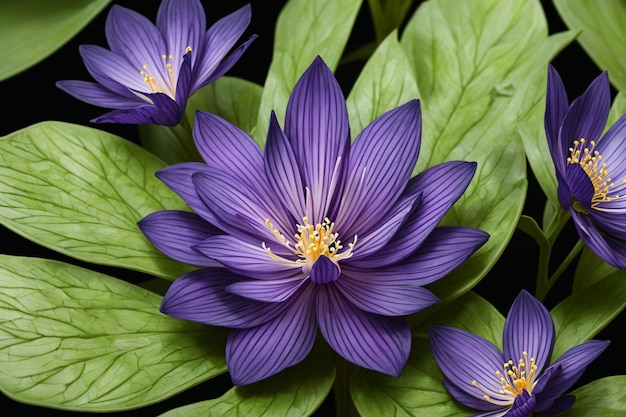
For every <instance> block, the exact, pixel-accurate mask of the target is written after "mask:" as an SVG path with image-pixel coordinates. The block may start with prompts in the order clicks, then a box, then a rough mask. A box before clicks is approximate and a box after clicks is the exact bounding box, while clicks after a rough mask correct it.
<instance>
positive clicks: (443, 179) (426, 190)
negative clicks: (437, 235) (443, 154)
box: [366, 161, 476, 267]
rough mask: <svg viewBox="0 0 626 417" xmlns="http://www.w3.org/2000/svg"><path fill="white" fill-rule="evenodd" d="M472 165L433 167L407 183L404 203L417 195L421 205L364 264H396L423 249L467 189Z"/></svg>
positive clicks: (441, 165)
mask: <svg viewBox="0 0 626 417" xmlns="http://www.w3.org/2000/svg"><path fill="white" fill-rule="evenodd" d="M475 171H476V163H475V162H465V161H450V162H445V163H443V164H439V165H435V166H433V167H431V168H428V169H427V170H425V171H423V172H422V173H420V174H418V175H417V176H416V177H414V178H412V179H411V180H410V181H409V184H408V186H407V188H406V190H405V191H404V195H403V197H402V198H403V199H405V198H410V196H411V195H414V194H417V193H420V194H421V197H420V203H419V204H415V205H414V209H413V211H412V212H411V214H410V215H409V217H408V218H407V219H406V221H405V222H404V224H403V225H402V227H401V228H400V230H398V232H397V233H396V234H395V235H394V236H393V238H392V239H391V240H390V241H389V242H388V243H387V245H385V247H384V248H382V249H381V250H380V251H378V252H377V253H374V254H372V255H371V256H370V257H369V258H368V259H367V260H366V262H367V263H368V264H370V265H376V266H378V267H382V266H386V265H391V264H395V263H397V262H399V261H401V260H402V259H404V258H406V257H407V256H409V255H410V254H412V253H413V252H415V250H416V249H417V248H418V247H420V245H422V243H423V242H424V240H425V239H426V238H427V237H428V235H429V234H430V233H431V232H432V231H433V229H434V228H435V226H436V225H437V223H439V221H440V220H441V219H442V218H443V216H444V215H445V214H446V213H447V212H448V210H449V209H450V207H452V205H453V204H454V203H455V202H456V201H457V200H458V199H459V197H461V195H462V194H463V192H464V191H465V189H466V188H467V186H468V185H469V183H470V181H471V180H472V177H473V175H474V172H475Z"/></svg>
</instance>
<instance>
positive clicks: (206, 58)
mask: <svg viewBox="0 0 626 417" xmlns="http://www.w3.org/2000/svg"><path fill="white" fill-rule="evenodd" d="M251 16H252V9H251V7H250V5H249V4H246V5H245V6H243V7H242V8H240V9H239V10H237V11H235V12H233V13H231V14H229V15H227V16H224V17H223V18H221V19H220V20H218V21H217V22H215V23H214V24H213V25H212V26H211V27H210V28H209V30H208V31H207V32H206V34H204V38H203V43H202V48H201V49H199V50H198V53H197V56H196V60H195V62H194V66H193V74H194V76H193V82H192V88H191V91H192V92H195V91H197V90H198V89H200V88H202V87H203V86H205V85H207V84H208V83H209V82H211V81H212V80H215V78H216V77H214V74H215V73H216V72H217V71H216V70H217V68H218V66H219V65H220V63H221V62H222V60H223V59H224V57H225V56H226V54H227V53H228V51H230V49H231V48H232V47H233V46H234V45H235V42H237V40H238V39H239V38H240V37H241V35H242V34H243V32H244V31H245V30H246V28H247V27H248V25H249V24H250V18H251ZM255 38H256V36H255V37H253V38H251V39H250V40H249V41H248V42H247V43H246V46H245V48H241V47H240V48H239V49H242V50H241V52H240V53H239V54H238V56H237V57H236V58H237V59H235V60H234V62H232V63H231V64H230V66H229V67H228V68H230V67H231V66H232V65H233V64H234V63H235V62H236V61H237V60H238V59H239V57H240V56H241V54H243V51H245V49H246V48H247V46H248V45H249V44H250V43H251V42H252V40H254V39H255ZM224 72H226V71H224Z"/></svg>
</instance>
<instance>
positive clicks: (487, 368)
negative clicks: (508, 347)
mask: <svg viewBox="0 0 626 417" xmlns="http://www.w3.org/2000/svg"><path fill="white" fill-rule="evenodd" d="M429 335H430V347H431V350H432V352H433V356H434V357H435V361H436V362H437V365H439V369H441V372H442V373H443V375H444V377H445V378H447V379H448V380H449V381H450V383H452V384H454V385H456V386H457V387H458V388H459V389H460V390H463V391H465V393H466V394H468V395H470V396H472V397H474V398H476V399H479V400H483V401H484V398H483V397H484V395H489V396H490V397H491V398H492V399H494V400H498V401H501V402H503V406H505V405H506V403H507V402H510V400H511V397H509V396H507V395H504V394H500V390H501V389H502V384H501V383H500V380H499V378H498V377H497V376H496V371H502V369H503V365H504V358H503V356H502V353H500V351H499V350H498V348H496V347H495V346H494V345H493V344H492V343H491V342H488V341H487V340H485V339H483V338H482V337H479V336H476V335H474V334H472V333H470V332H468V331H465V330H461V329H455V328H453V327H444V326H435V327H431V328H430V331H429ZM472 381H476V384H477V386H473V385H472ZM457 399H458V400H459V401H461V400H462V399H463V398H457ZM484 402H485V406H484V407H483V408H481V409H482V410H485V411H490V410H493V405H492V404H491V403H488V402H487V401H484ZM466 405H468V406H474V407H475V405H476V404H471V405H470V404H466ZM475 408H478V407H475Z"/></svg>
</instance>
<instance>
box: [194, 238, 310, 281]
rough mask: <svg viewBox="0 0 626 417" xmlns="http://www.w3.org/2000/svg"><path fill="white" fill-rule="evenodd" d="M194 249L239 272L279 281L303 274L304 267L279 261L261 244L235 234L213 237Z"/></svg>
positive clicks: (247, 275) (252, 276) (248, 275)
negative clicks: (256, 244) (248, 241)
mask: <svg viewBox="0 0 626 417" xmlns="http://www.w3.org/2000/svg"><path fill="white" fill-rule="evenodd" d="M194 248H195V249H196V250H197V251H198V252H200V253H201V254H203V255H204V256H207V257H209V258H211V259H215V260H216V261H218V262H220V263H221V264H222V265H224V266H225V267H226V268H228V269H230V270H231V271H233V272H235V273H236V274H240V275H243V276H246V277H251V278H257V279H263V280H277V279H286V278H293V277H295V276H297V275H302V268H301V267H300V266H299V265H298V264H296V263H295V262H286V261H285V262H280V261H277V260H275V259H273V258H272V257H271V255H270V254H269V253H268V252H267V251H266V250H265V249H263V247H262V246H261V245H259V246H255V245H251V244H250V243H247V242H244V241H242V240H239V239H237V238H236V237H234V236H228V235H220V236H213V237H210V238H208V239H206V240H204V241H203V242H200V243H198V244H197V245H196V246H194Z"/></svg>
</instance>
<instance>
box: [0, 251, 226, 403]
mask: <svg viewBox="0 0 626 417" xmlns="http://www.w3.org/2000/svg"><path fill="white" fill-rule="evenodd" d="M161 300H162V298H161V297H160V296H158V295H156V294H153V293H151V292H149V291H147V290H144V289H141V288H139V287H137V286H135V285H131V284H128V283H126V282H124V281H120V280H118V279H115V278H112V277H109V276H106V275H103V274H100V273H96V272H93V271H89V270H87V269H83V268H79V267H76V266H72V265H68V264H65V263H62V262H56V261H50V260H44V259H36V258H22V257H13V256H0V317H2V319H1V321H0V369H2V372H0V388H1V389H2V392H4V393H5V394H6V395H8V396H9V397H11V398H13V399H15V400H17V401H21V402H25V403H28V404H34V405H39V406H44V407H51V408H61V409H66V410H80V411H90V412H94V411H98V412H102V411H117V410H126V409H131V408H137V407H142V406H145V405H148V404H152V403H155V402H158V401H161V400H163V399H165V398H167V397H170V396H172V395H174V394H176V393H178V392H181V391H183V390H185V389H187V388H189V387H191V386H193V385H196V384H198V383H200V382H202V381H204V380H207V379H209V378H212V377H214V376H216V375H218V374H221V373H223V372H225V371H226V364H225V360H224V348H225V347H224V346H225V340H226V331H225V330H223V329H218V328H215V327H209V326H203V325H200V324H196V323H191V322H187V321H183V320H178V319H174V318H171V317H168V316H166V315H164V314H161V313H160V312H159V305H160V303H161Z"/></svg>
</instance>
